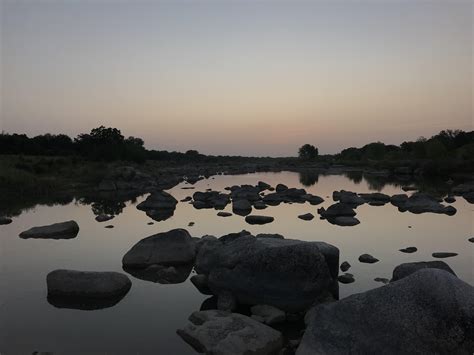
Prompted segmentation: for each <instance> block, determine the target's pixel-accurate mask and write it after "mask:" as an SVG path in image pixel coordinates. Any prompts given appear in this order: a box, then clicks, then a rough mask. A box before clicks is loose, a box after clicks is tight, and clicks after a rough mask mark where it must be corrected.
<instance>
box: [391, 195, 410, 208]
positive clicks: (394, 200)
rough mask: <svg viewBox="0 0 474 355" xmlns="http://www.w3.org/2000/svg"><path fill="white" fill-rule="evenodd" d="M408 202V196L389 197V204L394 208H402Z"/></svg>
mask: <svg viewBox="0 0 474 355" xmlns="http://www.w3.org/2000/svg"><path fill="white" fill-rule="evenodd" d="M407 200H408V195H407V194H396V195H393V196H392V197H390V203H391V204H392V205H394V206H397V207H398V206H402V205H404V204H405V203H406V202H407Z"/></svg>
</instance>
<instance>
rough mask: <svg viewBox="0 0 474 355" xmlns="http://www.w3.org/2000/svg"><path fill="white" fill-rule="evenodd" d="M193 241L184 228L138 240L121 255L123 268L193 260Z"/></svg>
mask: <svg viewBox="0 0 474 355" xmlns="http://www.w3.org/2000/svg"><path fill="white" fill-rule="evenodd" d="M194 256H195V243H194V240H193V239H192V238H191V236H190V235H189V233H188V231H186V230H185V229H173V230H170V231H168V232H164V233H158V234H155V235H152V236H150V237H148V238H145V239H142V240H140V241H139V242H138V243H137V244H135V245H134V246H133V247H132V248H131V249H130V250H129V251H128V252H127V253H126V254H125V255H124V257H123V259H122V264H123V266H124V267H125V268H135V269H145V268H147V267H149V266H152V265H155V264H160V265H183V264H190V263H192V262H193V261H194Z"/></svg>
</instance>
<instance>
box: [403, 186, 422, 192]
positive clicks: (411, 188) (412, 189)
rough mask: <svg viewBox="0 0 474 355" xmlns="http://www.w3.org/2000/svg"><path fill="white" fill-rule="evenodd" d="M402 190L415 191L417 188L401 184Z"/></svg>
mask: <svg viewBox="0 0 474 355" xmlns="http://www.w3.org/2000/svg"><path fill="white" fill-rule="evenodd" d="M402 190H403V191H406V192H407V191H417V190H418V188H417V187H416V186H402Z"/></svg>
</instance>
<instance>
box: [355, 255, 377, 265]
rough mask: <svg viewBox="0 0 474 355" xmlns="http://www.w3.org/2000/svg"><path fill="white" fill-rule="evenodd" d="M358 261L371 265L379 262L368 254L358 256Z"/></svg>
mask: <svg viewBox="0 0 474 355" xmlns="http://www.w3.org/2000/svg"><path fill="white" fill-rule="evenodd" d="M359 261H360V262H361V263H366V264H373V263H376V262H377V261H379V259H377V258H374V257H373V256H372V255H370V254H362V255H361V256H359Z"/></svg>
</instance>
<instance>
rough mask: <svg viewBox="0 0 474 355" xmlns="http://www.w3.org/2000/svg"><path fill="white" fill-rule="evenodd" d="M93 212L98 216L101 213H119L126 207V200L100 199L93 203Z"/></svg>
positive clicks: (114, 214)
mask: <svg viewBox="0 0 474 355" xmlns="http://www.w3.org/2000/svg"><path fill="white" fill-rule="evenodd" d="M91 207H92V212H93V213H94V215H96V216H98V215H100V214H110V215H113V216H116V215H119V214H120V213H122V212H123V209H124V208H125V202H123V201H113V200H100V201H96V202H94V203H92V205H91Z"/></svg>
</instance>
